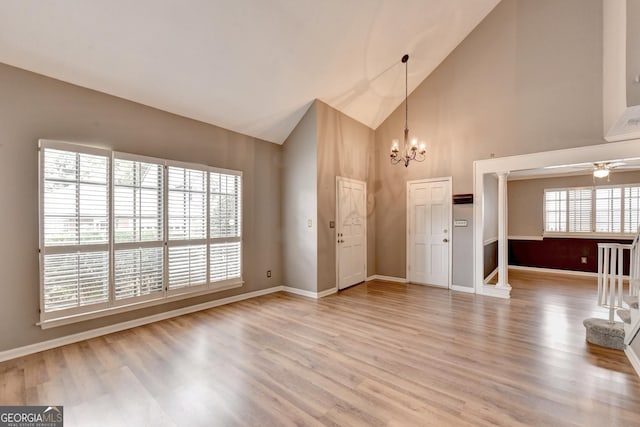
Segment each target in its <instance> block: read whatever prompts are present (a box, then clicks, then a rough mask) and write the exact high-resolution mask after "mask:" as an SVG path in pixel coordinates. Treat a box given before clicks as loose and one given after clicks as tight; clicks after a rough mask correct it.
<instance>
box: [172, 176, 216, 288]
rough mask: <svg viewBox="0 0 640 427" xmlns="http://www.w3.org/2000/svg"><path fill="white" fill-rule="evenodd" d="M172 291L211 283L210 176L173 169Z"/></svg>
mask: <svg viewBox="0 0 640 427" xmlns="http://www.w3.org/2000/svg"><path fill="white" fill-rule="evenodd" d="M168 176H169V207H168V212H169V217H168V218H169V219H168V221H169V242H170V244H171V245H172V246H170V247H169V256H168V263H169V289H178V288H184V287H188V286H197V285H202V284H204V283H206V281H207V247H206V237H207V228H206V224H207V193H206V189H207V173H206V172H205V171H202V170H195V169H188V168H183V167H176V166H169V172H168Z"/></svg>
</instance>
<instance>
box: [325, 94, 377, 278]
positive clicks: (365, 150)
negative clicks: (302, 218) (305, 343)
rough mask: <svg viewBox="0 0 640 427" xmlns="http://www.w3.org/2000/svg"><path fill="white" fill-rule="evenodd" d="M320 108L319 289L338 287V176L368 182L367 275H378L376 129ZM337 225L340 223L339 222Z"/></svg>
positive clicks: (326, 107) (330, 108)
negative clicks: (374, 193)
mask: <svg viewBox="0 0 640 427" xmlns="http://www.w3.org/2000/svg"><path fill="white" fill-rule="evenodd" d="M316 105H317V108H318V110H317V111H318V291H323V290H326V289H330V288H334V287H335V286H336V280H337V278H336V239H337V236H336V233H335V231H336V229H335V228H329V221H336V220H337V219H336V177H337V176H341V177H344V178H351V179H357V180H360V181H365V182H366V183H367V195H368V197H367V217H366V221H367V269H368V271H367V276H371V275H373V274H375V244H376V241H375V230H376V227H375V214H374V209H375V203H374V198H373V195H372V191H373V185H374V176H375V162H374V156H373V144H374V132H373V129H371V128H369V127H367V126H365V125H363V124H362V123H360V122H358V121H356V120H354V119H352V118H350V117H347V116H345V115H344V114H342V113H341V112H339V111H338V110H336V109H334V108H332V107H330V106H329V105H327V104H325V103H324V102H322V101H316ZM336 225H337V224H336Z"/></svg>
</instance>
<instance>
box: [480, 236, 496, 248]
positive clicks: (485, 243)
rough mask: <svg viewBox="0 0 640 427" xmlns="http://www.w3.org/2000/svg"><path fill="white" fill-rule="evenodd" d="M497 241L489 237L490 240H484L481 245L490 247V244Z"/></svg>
mask: <svg viewBox="0 0 640 427" xmlns="http://www.w3.org/2000/svg"><path fill="white" fill-rule="evenodd" d="M497 241H498V238H497V237H490V238H488V239H485V240H484V242H482V244H483V245H484V246H487V245H490V244H492V243H495V242H497Z"/></svg>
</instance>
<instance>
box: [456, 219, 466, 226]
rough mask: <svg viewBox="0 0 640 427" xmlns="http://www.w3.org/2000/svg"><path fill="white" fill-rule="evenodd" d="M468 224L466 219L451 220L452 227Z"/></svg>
mask: <svg viewBox="0 0 640 427" xmlns="http://www.w3.org/2000/svg"><path fill="white" fill-rule="evenodd" d="M468 224H469V223H468V222H467V220H466V219H456V220H455V221H453V226H454V227H466V226H467V225H468Z"/></svg>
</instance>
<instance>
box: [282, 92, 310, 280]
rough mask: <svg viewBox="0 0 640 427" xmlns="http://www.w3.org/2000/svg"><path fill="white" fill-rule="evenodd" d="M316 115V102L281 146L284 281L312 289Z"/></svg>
mask: <svg viewBox="0 0 640 427" xmlns="http://www.w3.org/2000/svg"><path fill="white" fill-rule="evenodd" d="M316 117H317V105H316V103H315V102H314V103H312V104H311V106H310V107H309V109H308V110H307V112H306V113H305V115H304V116H303V118H302V120H300V123H298V125H297V126H296V128H295V129H294V130H293V132H291V135H289V137H288V138H287V140H286V141H285V143H284V144H283V146H282V148H283V155H282V161H283V172H282V224H283V233H284V237H283V242H284V246H283V249H284V253H283V257H284V259H286V260H287V261H288V262H286V263H284V283H285V284H287V285H288V286H291V287H294V288H299V289H303V290H307V291H311V292H316V291H317V290H318V231H317V230H318V224H317V219H318V186H317V177H318V172H317V171H318V167H317V164H318V161H317V160H318V158H317V138H318V137H317V135H318V126H317V119H316ZM273 203H278V201H277V200H274V201H273ZM309 222H310V223H311V226H309Z"/></svg>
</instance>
